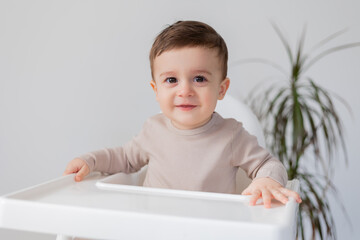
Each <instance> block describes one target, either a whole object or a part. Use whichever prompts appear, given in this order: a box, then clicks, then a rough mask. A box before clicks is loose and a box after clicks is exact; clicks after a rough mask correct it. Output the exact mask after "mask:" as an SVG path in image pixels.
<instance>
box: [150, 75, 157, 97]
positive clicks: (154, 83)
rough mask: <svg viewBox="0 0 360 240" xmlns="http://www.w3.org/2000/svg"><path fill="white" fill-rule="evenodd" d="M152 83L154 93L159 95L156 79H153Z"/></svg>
mask: <svg viewBox="0 0 360 240" xmlns="http://www.w3.org/2000/svg"><path fill="white" fill-rule="evenodd" d="M150 85H151V87H152V89H153V90H154V93H155V94H156V95H157V87H156V82H155V81H154V79H152V80H151V81H150Z"/></svg>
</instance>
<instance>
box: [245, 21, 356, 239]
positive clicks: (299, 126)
mask: <svg viewBox="0 0 360 240" xmlns="http://www.w3.org/2000/svg"><path fill="white" fill-rule="evenodd" d="M273 27H274V29H275V31H276V33H277V35H278V36H279V38H280V40H281V42H282V44H283V45H284V47H285V49H286V52H287V55H288V59H289V63H290V70H289V71H286V70H284V69H283V68H282V67H281V66H280V65H278V64H276V63H274V62H272V61H269V60H265V59H249V60H246V61H241V62H242V63H249V62H257V63H265V64H268V65H270V66H272V67H274V68H276V69H278V70H279V71H280V72H281V73H282V76H283V77H281V79H278V81H271V82H270V84H269V85H268V86H267V87H264V83H261V84H262V87H259V86H257V87H255V88H254V90H253V91H251V93H250V94H249V96H248V98H247V99H248V100H247V101H246V102H247V103H248V104H249V105H250V107H251V108H252V110H253V111H254V113H255V114H256V115H257V117H258V118H259V120H260V122H261V123H262V125H263V127H264V132H265V136H266V139H267V143H268V147H269V148H270V149H271V151H272V153H273V154H274V155H275V156H276V157H278V158H279V159H280V160H281V161H282V162H283V163H284V165H285V167H286V169H287V172H288V176H289V179H298V180H299V181H300V186H301V190H300V194H301V197H302V200H303V202H302V203H301V204H300V206H299V214H298V232H297V236H298V238H302V239H309V236H308V233H306V232H305V225H306V224H309V223H310V224H309V225H310V226H311V229H312V231H311V233H310V236H311V237H312V238H313V239H315V238H316V237H317V236H318V237H320V239H323V238H332V239H336V232H335V224H334V219H333V216H332V212H331V208H330V205H329V194H330V193H332V194H333V196H336V189H335V187H334V184H333V182H332V178H331V176H332V173H333V170H334V169H333V160H334V153H335V152H336V151H337V150H338V149H339V148H342V150H343V152H344V159H345V162H346V163H347V150H346V145H345V142H344V136H343V125H342V122H341V118H340V116H339V113H338V111H337V109H336V108H335V105H334V98H337V99H339V100H340V101H341V102H342V103H343V104H345V105H346V106H347V107H349V106H348V105H347V103H346V102H345V101H344V100H342V99H341V98H340V97H338V96H336V95H335V94H332V93H330V92H329V91H328V90H326V89H325V88H323V87H322V86H320V85H319V84H317V83H316V81H315V79H313V78H312V77H310V76H308V75H307V70H308V69H309V68H310V67H312V66H313V65H314V64H315V63H317V62H318V61H319V60H321V59H322V58H324V57H326V56H328V55H329V54H332V53H334V52H337V51H341V50H344V49H348V48H352V47H358V46H360V42H355V43H350V44H344V45H339V46H336V47H331V48H327V49H325V50H321V49H322V48H323V47H325V46H326V44H327V43H329V42H330V41H331V40H333V39H335V38H336V37H338V36H340V35H341V34H343V33H344V31H339V32H336V33H334V34H332V35H330V36H328V37H327V38H325V39H323V40H322V41H320V42H319V43H318V44H316V45H315V46H314V47H313V48H312V49H311V50H310V52H304V42H305V28H304V31H303V33H302V35H301V38H300V41H299V43H298V45H297V46H296V48H295V49H294V50H295V51H294V50H292V49H291V46H290V44H289V43H288V41H287V40H286V39H285V37H284V35H283V34H282V33H281V31H280V30H279V28H278V27H277V26H276V25H275V24H273ZM316 52H318V53H316ZM238 63H239V62H238ZM349 110H350V108H349ZM306 166H311V167H312V166H314V167H316V168H313V169H308V168H306ZM314 169H316V171H314ZM340 205H341V203H340Z"/></svg>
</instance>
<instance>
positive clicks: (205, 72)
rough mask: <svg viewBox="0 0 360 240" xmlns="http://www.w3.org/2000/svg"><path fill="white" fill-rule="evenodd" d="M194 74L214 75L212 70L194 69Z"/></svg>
mask: <svg viewBox="0 0 360 240" xmlns="http://www.w3.org/2000/svg"><path fill="white" fill-rule="evenodd" d="M193 73H194V74H205V75H210V76H211V75H212V74H211V72H209V71H206V70H194V71H193Z"/></svg>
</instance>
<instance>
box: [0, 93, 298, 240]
mask: <svg viewBox="0 0 360 240" xmlns="http://www.w3.org/2000/svg"><path fill="white" fill-rule="evenodd" d="M216 111H217V112H218V113H219V114H220V115H222V116H223V117H224V118H229V117H232V118H235V119H237V120H238V121H241V122H242V123H243V125H244V127H245V129H246V130H247V131H248V132H249V133H251V134H253V135H255V136H256V137H257V138H258V142H259V144H260V145H261V146H265V141H264V136H263V133H262V130H261V127H260V124H259V122H258V120H257V118H256V117H255V115H254V114H253V113H252V112H251V110H250V109H249V108H248V107H247V106H246V105H245V104H243V103H242V102H240V101H238V100H237V99H235V98H233V97H231V96H229V95H227V96H226V97H225V98H224V100H222V101H219V102H218V106H217V108H216ZM146 169H147V168H146V167H144V168H143V169H141V170H140V171H139V172H136V173H132V174H124V173H118V174H115V175H112V176H110V177H108V176H104V175H101V174H98V173H93V174H91V175H90V176H88V177H86V179H85V180H84V181H82V182H79V183H75V182H74V180H73V178H74V176H73V175H70V176H65V177H61V178H58V179H55V180H53V181H50V182H47V183H43V184H40V185H38V186H34V187H32V188H29V189H25V190H21V191H19V192H16V193H13V194H8V195H6V196H3V197H1V198H0V227H5V228H12V229H18V230H26V231H36V232H43V233H52V234H58V235H57V240H73V239H89V238H95V239H145V238H146V239H227V240H231V239H240V238H242V239H250V238H251V239H263V238H267V239H294V238H295V232H296V220H295V219H296V214H297V206H298V205H297V203H296V202H295V200H293V199H291V200H290V201H289V202H288V203H287V204H286V205H282V204H281V203H279V202H273V203H272V205H273V208H271V209H265V208H264V207H263V206H262V205H259V206H254V207H250V206H248V199H249V197H247V196H242V195H238V194H218V193H203V192H193V191H180V190H179V191H178V190H169V189H155V188H145V187H140V186H141V185H142V182H143V181H144V178H145V174H146ZM249 183H250V179H248V178H247V176H246V175H245V173H244V172H243V171H242V170H239V172H238V175H237V180H236V192H237V193H241V191H242V190H243V189H244V188H245V187H246V186H247V185H248V184H249ZM287 188H289V189H292V190H295V191H298V188H299V183H298V182H297V181H290V182H288V185H287ZM106 189H107V190H106ZM34 216H36V217H34ZM49 218H50V219H49ZM69 236H81V237H83V238H76V237H69Z"/></svg>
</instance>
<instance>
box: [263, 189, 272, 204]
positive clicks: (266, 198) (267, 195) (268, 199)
mask: <svg viewBox="0 0 360 240" xmlns="http://www.w3.org/2000/svg"><path fill="white" fill-rule="evenodd" d="M262 198H263V201H264V206H265V208H271V199H272V195H271V193H270V192H269V191H268V190H263V192H262Z"/></svg>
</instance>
